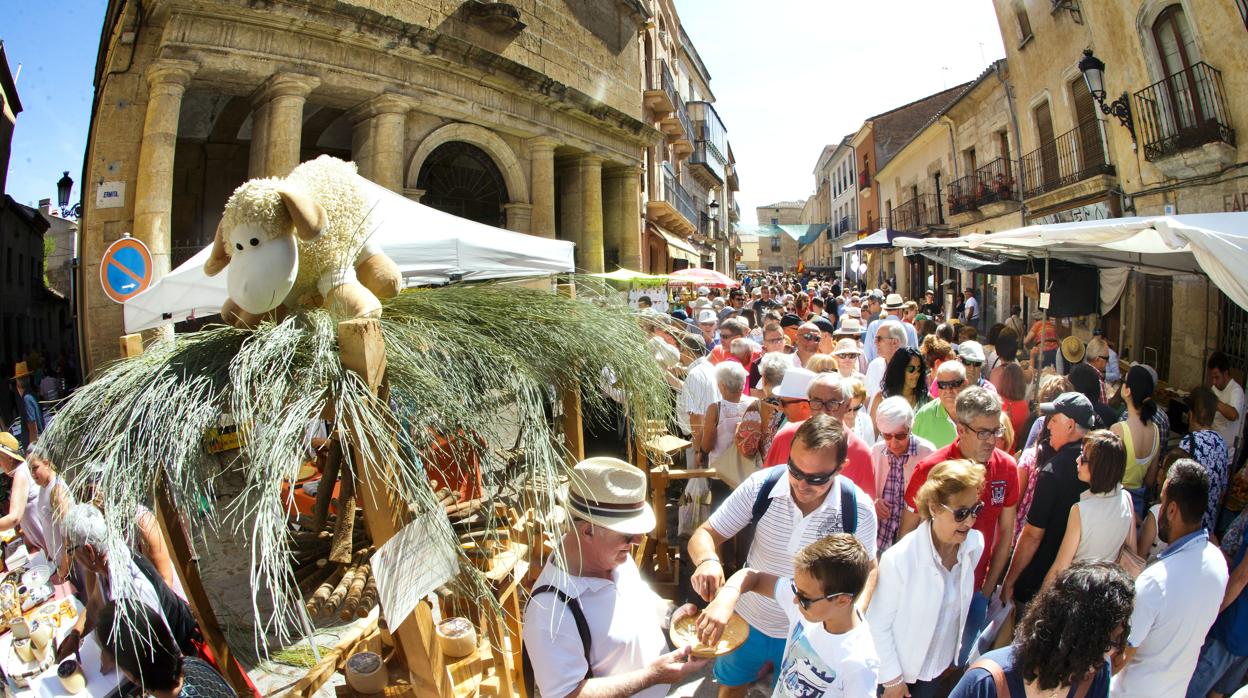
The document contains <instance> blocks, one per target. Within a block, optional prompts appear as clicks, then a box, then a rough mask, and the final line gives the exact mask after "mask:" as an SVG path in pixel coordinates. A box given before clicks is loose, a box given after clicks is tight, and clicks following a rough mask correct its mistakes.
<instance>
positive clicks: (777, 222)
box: [771, 218, 780, 225]
mask: <svg viewBox="0 0 1248 698" xmlns="http://www.w3.org/2000/svg"><path fill="white" fill-rule="evenodd" d="M771 224H772V225H779V224H780V219H779V218H772V219H771Z"/></svg>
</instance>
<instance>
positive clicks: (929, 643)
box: [867, 460, 984, 698]
mask: <svg viewBox="0 0 1248 698" xmlns="http://www.w3.org/2000/svg"><path fill="white" fill-rule="evenodd" d="M983 486H984V474H983V468H981V467H980V466H978V465H976V464H974V463H972V462H971V461H968V460H953V461H945V462H944V463H940V464H938V465H937V466H936V467H934V468H932V470H931V473H930V474H928V476H927V482H926V483H924V485H923V487H922V488H921V489H920V490H919V494H918V497H916V501H915V504H916V505H917V507H916V508H917V509H918V511H919V515H920V516H921V517H922V518H923V523H921V524H920V525H919V527H918V528H916V529H915V530H913V531H911V532H910V533H909V534H907V535H906V536H905V537H904V538H902V539H901V540H899V541H897V543H896V544H894V545H893V546H892V547H891V548H889V549H888V550H886V551H885V552H884V555H883V557H881V558H880V569H879V582H878V585H877V586H876V590H875V596H874V598H872V600H871V607H870V609H869V610H868V611H867V624H868V625H869V626H870V628H871V635H872V637H873V638H874V639H875V649H876V652H878V653H879V656H880V672H879V674H880V678H881V679H883V686H884V696H885V697H886V698H899V697H901V696H911V697H912V698H924V697H926V696H935V695H937V692H938V689H939V679H940V676H941V674H943V673H944V672H945V670H946V669H948V668H949V667H950V665H952V664H953V663H954V661H955V660H956V659H957V657H958V650H959V649H960V648H959V646H958V645H959V642H960V641H961V638H962V630H963V625H964V624H965V623H966V614H967V611H968V610H969V609H970V606H971V596H972V595H973V594H974V593H975V565H976V564H978V563H979V557H980V555H982V554H983V551H984V537H983V535H982V534H980V532H979V531H976V530H974V529H973V528H972V526H973V525H974V524H975V517H977V516H978V515H979V512H980V511H982V510H983V504H982V503H980V500H979V492H980V489H982V488H983Z"/></svg>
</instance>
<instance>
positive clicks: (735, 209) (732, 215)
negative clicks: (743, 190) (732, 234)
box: [728, 199, 741, 223]
mask: <svg viewBox="0 0 1248 698" xmlns="http://www.w3.org/2000/svg"><path fill="white" fill-rule="evenodd" d="M728 215H729V218H728V220H730V221H732V222H733V223H736V222H737V221H739V220H741V204H739V203H737V200H736V199H733V201H732V210H731V211H729V214H728Z"/></svg>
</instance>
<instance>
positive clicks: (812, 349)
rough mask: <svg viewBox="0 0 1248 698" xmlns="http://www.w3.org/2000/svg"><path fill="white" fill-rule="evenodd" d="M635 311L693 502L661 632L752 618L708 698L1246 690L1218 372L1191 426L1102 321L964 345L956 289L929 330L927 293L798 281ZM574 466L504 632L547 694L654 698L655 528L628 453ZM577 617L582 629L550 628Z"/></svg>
mask: <svg viewBox="0 0 1248 698" xmlns="http://www.w3.org/2000/svg"><path fill="white" fill-rule="evenodd" d="M647 301H648V299H645V298H643V299H642V302H641V306H642V308H641V310H640V313H639V317H640V322H641V324H642V325H643V327H644V328H645V329H646V331H647V333H648V339H647V342H648V343H647V348H648V350H649V351H651V352H652V353H653V355H654V357H655V360H656V361H657V362H659V364H660V365H661V366H662V368H663V370H664V372H665V376H666V379H667V380H668V383H669V384H670V385H671V386H672V388H673V395H674V400H675V405H676V413H677V422H678V424H679V429H680V430H681V431H682V432H683V434H684V435H685V436H687V437H688V438H689V440H690V442H691V446H690V448H689V452H688V453H687V454H686V461H687V466H688V467H689V468H693V469H701V468H705V469H707V470H708V473H707V474H708V477H707V478H706V480H707V482H709V484H710V486H707V485H706V484H703V485H700V486H695V485H694V483H696V482H697V481H698V480H697V479H695V480H692V481H690V483H689V485H688V486H687V487H686V489H685V491H684V492H683V493H681V494H679V498H678V499H673V501H672V504H673V505H674V506H675V507H677V508H678V509H679V513H678V518H679V520H680V524H681V525H680V526H679V535H680V537H679V538H678V540H677V541H675V542H676V543H678V544H679V545H680V546H681V547H682V555H681V558H682V559H681V565H682V571H683V573H684V575H685V577H686V580H685V582H684V584H683V585H682V587H681V594H682V596H683V598H679V599H677V601H680V602H684V603H682V605H681V606H680V608H679V609H678V610H677V611H676V613H675V614H674V616H673V618H675V619H681V618H684V617H685V616H691V615H696V621H694V622H695V623H696V628H697V632H698V637H699V639H700V640H701V641H702V642H703V643H706V644H714V643H715V642H716V641H718V640H719V639H720V638H721V634H722V633H723V632H724V630H725V628H727V627H730V625H729V619H730V618H732V617H733V616H734V615H735V616H739V617H740V618H741V619H743V620H744V621H745V623H746V624H747V626H748V633H747V634H746V635H745V637H744V641H743V642H742V643H741V644H740V646H739V647H738V648H737V649H736V650H735V651H733V652H731V653H728V654H725V655H723V656H720V657H718V658H717V659H715V660H713V661H714V666H713V675H714V677H715V679H716V681H717V683H718V686H719V695H720V696H744V695H746V693H747V691H748V689H749V688H750V687H751V686H752V685H756V684H757V682H759V681H766V680H768V679H770V682H771V685H772V686H773V687H774V691H775V695H784V696H822V695H850V696H874V695H877V694H878V695H884V696H889V697H890V698H895V697H897V696H915V697H916V698H917V697H919V696H938V695H953V696H959V697H965V696H1005V695H1009V696H1016V697H1020V698H1021V697H1022V696H1041V695H1043V696H1065V695H1071V696H1109V695H1113V696H1132V697H1135V696H1158V697H1172V696H1184V695H1186V696H1199V697H1201V698H1203V697H1204V696H1207V695H1214V696H1229V695H1231V694H1237V691H1238V690H1239V689H1240V688H1241V686H1243V684H1244V683H1245V673H1246V671H1248V595H1241V592H1242V591H1243V589H1244V587H1245V585H1246V584H1248V562H1245V553H1246V552H1248V546H1244V545H1243V544H1242V543H1243V538H1244V530H1245V528H1248V513H1245V506H1244V505H1245V503H1246V502H1248V473H1245V470H1244V469H1243V468H1237V467H1236V465H1240V464H1242V456H1243V453H1242V450H1241V440H1242V439H1241V435H1242V433H1243V425H1244V409H1245V404H1244V392H1243V389H1242V387H1241V386H1240V385H1239V383H1238V382H1237V381H1235V380H1234V379H1233V378H1232V377H1231V373H1230V366H1229V361H1228V359H1227V357H1226V356H1225V355H1223V354H1221V353H1220V352H1215V353H1213V354H1212V355H1211V356H1210V357H1209V358H1208V361H1207V366H1206V368H1207V374H1208V383H1207V384H1206V385H1204V386H1198V387H1196V388H1194V389H1193V390H1191V392H1190V397H1189V398H1188V399H1187V403H1188V406H1189V409H1190V418H1189V419H1188V420H1187V421H1188V424H1187V425H1186V428H1185V429H1184V428H1183V425H1177V424H1176V425H1172V424H1171V423H1170V418H1169V415H1168V413H1167V411H1165V410H1162V409H1159V406H1158V404H1157V402H1156V401H1155V400H1154V394H1155V393H1156V392H1157V391H1158V376H1157V374H1156V372H1155V371H1154V370H1153V368H1151V367H1149V366H1146V365H1143V364H1131V365H1126V364H1125V363H1123V362H1121V361H1120V360H1119V357H1118V356H1117V354H1116V353H1115V351H1114V349H1113V348H1112V346H1111V345H1110V342H1109V341H1108V340H1107V338H1105V337H1104V336H1103V335H1102V334H1101V332H1100V331H1099V330H1098V331H1094V332H1093V333H1092V334H1091V336H1090V337H1088V338H1087V341H1084V339H1081V338H1080V337H1078V336H1076V335H1075V334H1073V333H1071V332H1070V331H1069V326H1068V325H1067V324H1065V323H1063V322H1061V321H1059V320H1055V319H1051V318H1047V317H1041V318H1040V319H1036V320H1034V321H1033V322H1031V323H1030V324H1028V323H1027V322H1025V321H1024V319H1023V315H1022V310H1021V308H1019V307H1014V308H1011V311H1012V312H1011V313H1010V315H1009V317H1008V318H1006V320H1005V321H1003V322H1000V323H995V324H992V325H991V326H989V327H987V329H986V331H985V332H984V334H983V335H981V334H980V331H981V328H982V327H983V325H984V324H986V323H984V322H983V318H982V316H981V313H982V312H983V311H982V306H981V305H980V303H979V301H978V297H977V293H976V292H975V290H974V289H967V291H966V292H965V293H964V294H963V299H962V302H960V303H958V305H957V306H956V307H950V308H948V309H947V311H948V312H947V313H946V308H944V307H942V305H941V304H940V302H939V301H938V300H937V299H936V298H935V297H934V296H933V294H931V293H930V292H929V293H927V294H926V295H925V297H924V298H921V299H905V298H903V297H902V296H901V295H900V294H898V293H897V292H896V291H894V290H892V289H890V288H887V287H885V288H880V289H872V290H870V291H868V290H866V289H863V288H853V287H851V286H850V285H849V284H844V283H838V281H837V280H833V279H814V278H802V279H799V278H797V277H794V276H789V275H763V276H758V277H755V278H752V279H746V280H744V283H743V284H742V285H741V286H740V287H738V288H733V289H731V290H726V291H720V290H716V289H709V288H701V289H696V290H695V291H694V292H693V293H690V294H686V295H685V296H684V297H681V298H677V299H675V301H674V302H673V303H672V304H671V306H670V309H669V310H668V312H658V311H657V310H656V309H654V308H652V307H648V306H650V303H648V302H647ZM1180 432H1185V433H1182V434H1181V435H1180ZM1172 441H1173V442H1175V443H1174V446H1173V447H1171V443H1172ZM577 470H578V472H579V473H580V476H579V477H574V478H573V487H572V495H571V497H570V506H569V509H570V513H571V516H572V519H573V522H574V525H573V528H572V530H571V531H570V532H569V533H568V536H567V537H566V538H565V539H564V541H563V550H564V552H565V553H567V555H566V557H567V559H568V560H569V562H568V563H567V567H566V569H565V568H558V567H557V566H555V565H547V567H546V569H545V570H544V571H543V573H542V579H541V580H539V584H542V585H543V587H544V589H542V591H541V592H538V591H535V595H534V597H533V600H532V602H531V603H530V605H529V607H528V610H527V613H526V618H525V621H526V622H525V629H524V635H525V646H526V653H527V656H529V657H530V658H531V663H532V667H533V669H534V670H535V678H536V683H537V686H538V688H539V690H540V695H544V696H565V695H593V696H599V695H611V696H614V695H632V694H634V693H639V694H642V695H663V694H664V692H665V691H666V690H667V689H666V686H667V684H670V683H673V682H678V681H680V680H682V679H683V678H684V677H686V676H688V675H690V674H691V673H692V672H696V671H699V670H701V669H703V668H704V666H705V664H706V662H705V661H704V660H697V659H694V658H692V657H691V656H690V655H689V652H688V647H682V648H679V649H677V650H676V651H674V652H666V648H667V647H666V644H665V642H664V641H663V634H662V629H661V628H662V626H663V624H664V623H665V622H667V621H664V620H663V619H662V618H661V617H660V616H656V615H653V614H647V613H639V612H638V609H641V608H644V607H645V606H647V605H648V604H650V603H652V602H659V600H658V599H657V596H655V595H654V594H653V592H652V591H650V588H649V586H648V584H647V583H646V582H645V581H644V578H643V577H642V576H641V575H640V574H639V573H638V568H637V566H636V563H635V562H634V561H633V557H632V556H631V554H630V552H629V551H630V546H631V545H632V544H635V543H636V542H638V541H639V540H640V538H641V536H644V535H646V534H648V533H649V532H650V531H651V530H652V528H653V522H654V517H655V515H656V513H657V515H660V516H662V515H665V514H666V512H654V511H652V510H651V508H650V505H649V504H648V503H647V502H648V497H649V493H648V490H647V487H646V478H645V474H644V473H643V472H641V471H640V470H638V469H636V468H635V467H633V466H631V465H629V464H627V463H623V462H621V461H617V460H614V459H609V458H592V459H589V460H588V461H586V462H584V463H582V464H580V465H578V466H577ZM712 471H713V472H712ZM578 483H579V484H578ZM691 493H692V494H691ZM572 551H576V552H575V553H574V554H573V552H572ZM546 591H551V592H554V593H545V592H546ZM574 607H575V610H574V612H573V615H576V616H578V617H582V618H583V619H585V620H587V621H588V622H587V623H584V624H582V623H581V622H578V623H577V624H576V625H577V626H582V627H581V630H580V631H579V632H578V630H577V628H576V627H573V625H572V624H570V623H560V622H559V619H560V618H561V617H563V616H566V615H568V614H567V613H564V612H563V611H565V610H567V609H569V608H574ZM625 688H627V689H628V690H624V689H625ZM1237 695H1248V692H1245V693H1243V694H1237Z"/></svg>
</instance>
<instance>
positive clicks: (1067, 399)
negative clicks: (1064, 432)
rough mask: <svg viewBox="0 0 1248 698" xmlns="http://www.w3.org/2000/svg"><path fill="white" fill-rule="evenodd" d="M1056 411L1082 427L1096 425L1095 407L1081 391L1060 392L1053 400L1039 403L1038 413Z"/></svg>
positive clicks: (1053, 412) (1086, 427) (1087, 427)
mask: <svg viewBox="0 0 1248 698" xmlns="http://www.w3.org/2000/svg"><path fill="white" fill-rule="evenodd" d="M1058 413H1060V414H1064V415H1066V416H1067V417H1070V418H1071V419H1073V420H1075V424H1078V425H1079V426H1081V427H1083V428H1084V429H1093V428H1095V427H1096V409H1095V408H1093V407H1092V401H1091V400H1089V399H1088V397H1087V396H1086V395H1084V394H1083V393H1076V392H1069V393H1062V394H1061V395H1058V396H1057V399H1056V400H1054V401H1053V402H1044V403H1041V404H1040V414H1043V415H1046V416H1047V415H1053V414H1058Z"/></svg>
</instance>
